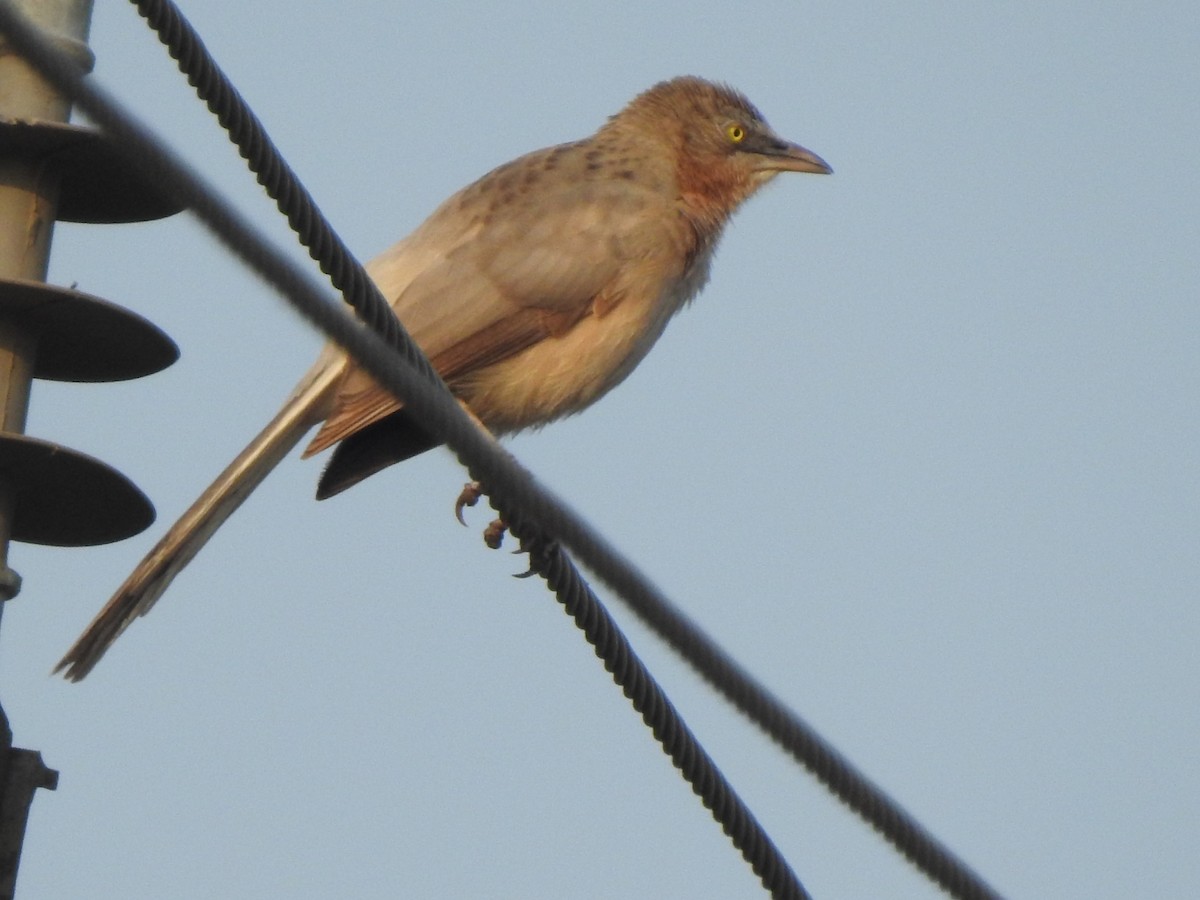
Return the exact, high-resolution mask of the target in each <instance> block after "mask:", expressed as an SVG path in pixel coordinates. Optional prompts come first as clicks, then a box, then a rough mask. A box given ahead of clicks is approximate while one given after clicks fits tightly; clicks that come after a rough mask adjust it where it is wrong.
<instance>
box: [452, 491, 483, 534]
mask: <svg viewBox="0 0 1200 900" xmlns="http://www.w3.org/2000/svg"><path fill="white" fill-rule="evenodd" d="M482 496H483V486H482V485H480V483H479V482H478V481H468V482H467V483H466V484H464V485H463V489H462V493H461V494H459V495H458V500H456V501H455V502H454V517H455V518H456V519H458V523H459V524H460V525H462V526H463V527H464V528H465V527H466V525H467V520H466V519H464V518H463V510H464V509H465V508H466V507H468V506H474V505H475V504H476V503H478V502H479V498H480V497H482Z"/></svg>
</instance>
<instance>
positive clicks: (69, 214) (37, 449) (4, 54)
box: [0, 0, 178, 900]
mask: <svg viewBox="0 0 1200 900" xmlns="http://www.w3.org/2000/svg"><path fill="white" fill-rule="evenodd" d="M10 2H11V4H12V6H14V7H15V8H16V9H17V11H18V12H20V13H23V14H24V16H25V18H26V19H27V20H29V22H30V23H31V24H33V25H35V26H36V27H37V28H39V29H40V30H41V31H42V33H43V35H44V36H46V37H48V38H49V39H50V40H51V41H52V42H53V43H54V44H55V45H56V46H57V47H58V48H59V50H60V51H61V52H63V53H65V54H67V55H68V56H70V57H71V58H73V59H74V60H76V61H77V62H78V63H79V65H80V66H81V67H82V68H83V69H84V70H85V71H86V70H90V69H91V67H92V62H93V56H92V52H91V50H90V49H89V48H88V45H87V36H88V28H89V25H90V22H91V14H92V0H10ZM69 113H70V101H69V100H68V98H66V97H63V96H62V95H61V94H59V93H58V91H56V90H55V89H54V88H52V87H51V86H50V85H49V84H48V83H47V82H46V81H44V80H43V79H42V78H41V76H39V75H38V74H37V72H36V71H35V70H34V69H33V68H32V67H31V66H29V65H28V64H27V63H26V62H25V60H24V59H23V58H22V57H21V55H20V52H19V48H17V47H14V46H13V45H12V44H11V42H10V41H9V40H8V38H7V36H6V35H3V34H0V622H2V620H3V611H4V607H5V605H6V604H7V603H8V602H10V601H12V599H13V598H14V597H16V596H17V594H18V592H19V591H20V590H21V578H20V576H19V575H17V573H16V572H14V571H13V570H12V568H10V567H9V564H8V562H9V544H10V542H11V541H17V542H21V541H24V542H28V543H38V544H50V545H55V546H84V545H92V544H102V543H108V542H110V541H116V540H122V539H124V538H126V537H130V536H132V535H134V534H137V533H138V532H140V531H142V530H143V529H145V528H146V527H147V526H149V525H150V523H151V522H152V521H153V520H154V509H153V507H152V506H151V505H150V502H149V500H147V499H146V497H145V496H144V495H143V494H142V492H141V491H140V490H138V488H137V487H136V486H135V485H134V484H133V483H132V482H130V481H129V480H128V479H127V478H125V476H124V475H121V474H120V473H119V472H117V471H116V470H115V469H112V468H111V467H109V466H107V465H106V464H104V463H102V462H100V461H99V460H96V459H94V458H92V457H90V456H87V455H85V454H83V453H79V452H77V451H75V450H72V449H70V448H67V447H63V446H61V445H58V444H54V443H51V442H49V441H43V440H39V439H37V438H33V437H29V436H27V435H26V434H25V433H24V432H25V418H26V411H27V409H28V405H29V388H30V383H31V381H32V379H34V378H50V379H55V380H63V381H112V380H117V379H124V378H134V377H138V376H141V375H146V374H150V373H151V372H156V371H158V370H159V369H162V368H165V367H166V366H168V365H170V364H171V363H172V362H174V361H175V359H176V357H177V356H178V350H177V349H176V347H175V345H174V344H173V343H172V342H171V341H170V339H169V338H167V337H166V336H165V335H164V334H163V333H162V332H161V331H159V330H158V329H157V328H155V327H154V326H153V325H151V324H150V323H149V322H147V321H146V320H144V319H142V318H141V317H140V316H137V315H134V314H133V313H130V312H128V311H126V310H124V309H122V308H121V307H119V306H116V305H114V304H112V303H109V302H107V301H105V300H101V299H99V298H96V297H91V296H89V295H87V294H83V293H80V292H78V291H74V290H69V289H66V288H60V287H55V286H53V285H49V284H46V283H45V279H46V273H47V269H48V265H49V255H50V241H51V237H52V235H53V232H54V223H55V222H56V221H58V220H68V221H75V222H129V221H141V220H145V219H152V218H158V217H160V216H164V215H170V214H172V213H174V212H177V211H178V208H177V207H175V206H174V205H173V204H172V203H170V202H169V201H165V200H164V199H163V198H162V197H161V196H160V195H158V194H157V192H155V191H154V190H153V189H152V188H150V187H149V186H147V185H146V184H145V183H144V181H143V180H142V179H141V178H140V177H139V175H138V173H137V167H136V165H132V164H131V163H130V161H129V160H128V159H126V158H124V157H123V156H122V155H121V153H120V152H119V150H118V149H117V148H114V147H112V146H111V145H110V144H109V143H108V142H107V141H106V140H105V139H104V137H103V136H102V135H100V134H99V133H97V132H95V131H94V130H91V129H87V128H82V127H80V126H77V125H70V124H67V118H68V115H69ZM2 699H3V698H0V701H2ZM57 785H58V773H57V772H56V771H54V770H53V769H50V768H47V767H46V766H45V764H44V763H43V762H42V756H41V754H40V753H39V752H37V751H34V750H21V749H16V748H14V747H13V746H12V731H11V729H10V727H9V723H8V718H7V716H6V715H5V714H4V710H3V706H2V705H0V900H9V898H12V897H13V895H14V891H15V885H16V878H17V867H18V864H19V862H20V856H21V845H22V842H23V839H24V835H25V826H26V822H27V821H28V816H29V808H30V805H31V804H32V802H33V796H34V793H35V792H36V790H37V789H38V788H46V789H49V790H54V789H55V788H56V787H57Z"/></svg>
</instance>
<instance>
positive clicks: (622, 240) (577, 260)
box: [58, 78, 830, 680]
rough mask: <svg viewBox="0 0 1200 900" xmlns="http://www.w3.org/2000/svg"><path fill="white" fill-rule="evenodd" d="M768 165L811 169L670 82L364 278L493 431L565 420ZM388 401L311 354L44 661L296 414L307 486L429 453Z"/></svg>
mask: <svg viewBox="0 0 1200 900" xmlns="http://www.w3.org/2000/svg"><path fill="white" fill-rule="evenodd" d="M782 171H799V172H829V171H830V169H829V167H828V166H827V165H826V164H825V163H824V162H823V161H822V160H821V159H820V158H819V157H817V156H816V155H814V154H812V153H811V152H809V151H807V150H805V149H803V148H802V147H799V146H797V145H795V144H789V143H787V142H786V141H783V140H781V139H780V138H779V137H777V136H776V135H775V134H774V132H772V131H771V129H770V128H769V127H768V126H767V124H766V122H765V120H764V119H763V118H762V116H761V115H760V114H759V113H758V111H757V110H756V109H755V108H754V107H753V106H752V105H751V104H750V102H749V101H748V100H746V98H745V97H743V96H742V95H741V94H739V93H737V92H736V91H734V90H732V89H730V88H727V87H724V86H720V85H715V84H712V83H710V82H707V81H703V80H701V79H698V78H676V79H673V80H671V81H666V82H662V83H661V84H658V85H655V86H654V87H653V88H651V89H650V90H648V91H646V92H645V93H643V94H641V95H639V96H638V97H637V98H635V99H634V100H633V101H632V102H631V103H630V104H629V105H628V106H626V107H625V108H624V109H623V110H622V111H621V112H619V113H618V114H617V115H615V116H613V117H612V118H610V119H609V120H608V122H607V123H606V124H605V125H604V126H602V127H601V128H600V130H599V131H598V132H597V133H596V134H595V135H593V136H592V137H590V138H586V139H584V140H582V141H577V142H575V143H572V144H563V145H560V146H557V147H551V148H548V149H545V150H539V151H537V152H534V153H531V154H529V155H527V156H523V157H521V158H519V159H516V160H514V161H513V162H510V163H507V164H505V165H503V166H500V167H499V168H498V169H495V170H493V171H492V172H490V173H489V174H487V175H485V176H484V177H483V178H481V179H480V180H478V181H476V182H475V183H473V184H471V185H468V186H467V187H466V188H464V189H463V190H461V191H459V192H458V193H457V194H455V195H454V196H452V197H451V198H450V199H448V200H447V201H446V202H445V203H443V204H442V205H441V206H440V207H439V208H438V209H437V210H436V211H434V213H433V214H432V215H431V216H430V217H429V218H428V219H426V220H425V222H424V223H423V224H422V225H421V226H420V227H419V228H417V229H416V231H414V232H413V233H412V234H411V235H409V236H408V237H407V238H405V239H404V240H402V241H400V242H399V243H398V244H396V245H395V246H393V247H392V248H391V249H389V250H387V251H385V252H384V253H382V254H381V255H380V256H378V257H376V258H375V259H374V260H372V261H371V263H370V264H368V266H367V270H368V272H369V273H370V275H371V277H372V279H373V280H374V281H375V282H376V283H377V284H378V285H379V288H380V290H381V291H382V293H383V295H384V296H385V297H387V298H389V300H390V302H391V305H392V308H393V309H394V310H395V311H396V314H397V315H398V316H399V318H400V320H401V321H402V322H403V323H404V326H405V327H406V328H407V329H408V331H409V333H410V334H411V335H412V337H413V338H414V339H415V340H416V342H417V343H418V344H419V345H420V346H421V348H422V349H423V350H424V351H425V353H426V355H428V356H429V358H430V360H431V361H432V362H433V365H434V368H435V369H437V371H438V373H439V374H440V375H441V376H442V377H443V378H444V379H445V380H446V382H447V383H448V384H449V385H450V387H451V389H452V390H453V391H454V393H455V395H456V396H457V397H458V398H459V399H460V400H461V401H462V402H463V403H465V404H466V406H467V407H468V408H469V409H470V410H471V412H472V413H473V414H474V415H475V416H476V417H477V418H478V419H479V420H480V421H481V422H482V423H483V424H484V425H485V426H487V427H488V428H489V429H490V430H491V431H493V432H494V433H497V434H503V433H509V432H513V431H517V430H520V429H522V428H525V427H528V426H530V425H539V424H543V423H545V422H549V421H552V420H554V419H557V418H560V417H562V416H564V415H568V414H570V413H573V412H577V411H579V410H580V409H583V408H584V407H586V406H588V405H589V404H591V403H593V402H594V401H595V400H597V399H598V398H599V397H601V396H602V395H603V394H604V393H605V392H607V391H608V390H610V389H611V388H612V387H614V386H615V385H616V384H617V383H619V382H620V381H621V380H622V379H624V378H625V376H627V375H628V374H629V372H630V371H632V369H633V368H634V366H636V365H637V363H638V362H639V361H640V360H641V359H642V357H643V356H645V354H646V352H647V351H648V350H649V349H650V347H651V346H652V345H653V344H654V342H655V340H657V338H658V337H659V335H660V334H661V333H662V330H663V328H664V327H665V326H666V323H667V320H668V319H670V317H671V316H672V315H673V314H674V313H675V312H677V311H678V310H679V308H680V307H681V306H683V305H684V304H685V303H686V302H687V301H689V300H690V299H691V298H692V297H693V296H694V295H695V294H696V293H697V292H698V291H699V290H700V288H701V287H702V286H703V285H704V282H705V281H706V280H707V278H708V269H709V263H710V260H711V257H712V252H713V250H714V248H715V247H716V244H717V241H718V240H719V238H720V235H721V231H722V229H723V227H724V225H725V223H726V222H727V221H728V219H729V217H730V215H732V213H733V212H734V211H735V210H736V209H737V207H738V206H739V205H740V204H741V203H742V202H743V201H745V200H746V199H747V198H748V197H749V196H750V195H751V194H753V193H754V191H756V190H757V189H758V188H759V187H761V186H762V185H763V184H764V183H766V182H767V181H768V180H770V179H771V178H772V177H774V175H776V174H778V173H779V172H782ZM402 407H403V405H402V403H401V402H400V401H399V400H398V399H396V398H395V397H394V396H392V395H391V394H390V393H388V392H387V391H385V390H384V389H382V388H380V387H379V386H378V385H377V384H376V383H375V382H374V381H373V380H372V379H371V378H370V377H368V376H367V375H366V374H365V373H363V372H362V371H361V370H360V369H358V368H356V367H354V366H353V365H352V364H349V363H347V361H346V359H345V357H344V356H343V355H342V353H341V351H340V350H338V349H337V348H333V347H331V348H328V349H326V351H325V352H324V353H322V355H321V358H320V359H319V360H318V361H317V363H316V365H315V366H314V367H313V368H312V369H311V370H310V371H309V372H308V373H307V374H306V375H305V377H304V378H303V379H302V380H301V382H300V384H299V385H298V386H297V388H296V390H295V391H294V392H293V394H292V397H291V398H290V399H289V400H288V402H287V403H286V404H285V405H284V407H283V409H281V410H280V412H279V414H278V415H277V416H276V417H275V419H273V420H272V422H271V423H270V424H268V426H267V428H266V429H264V431H263V432H262V433H261V434H260V435H259V436H258V437H257V438H255V440H254V441H253V442H251V444H250V445H249V446H248V447H247V448H246V449H245V450H244V451H242V453H241V454H240V455H239V456H238V458H237V459H236V460H234V462H233V463H231V464H230V466H229V468H227V469H226V470H225V472H223V473H222V474H221V476H219V477H218V479H217V480H216V481H215V482H214V483H213V484H212V485H211V486H210V487H209V488H208V489H207V490H206V491H205V493H204V494H203V495H201V497H200V498H199V499H198V500H197V501H196V502H195V503H194V504H193V505H192V507H191V508H190V509H189V510H188V511H187V512H186V513H185V514H184V515H183V517H182V518H181V519H180V520H179V521H178V522H177V523H176V524H175V525H174V526H173V527H172V528H171V530H170V531H169V532H168V533H167V534H166V536H164V538H163V539H162V540H161V541H160V542H159V543H158V545H157V546H156V547H155V548H154V549H153V550H152V551H151V552H150V554H149V555H148V556H147V557H146V559H144V560H143V561H142V563H141V564H140V565H139V566H138V568H137V569H135V570H134V572H133V573H132V574H131V575H130V577H129V578H128V579H127V580H126V582H125V583H124V584H123V585H122V586H121V588H119V589H118V591H117V592H116V594H115V595H114V596H113V597H112V599H111V600H110V601H109V603H108V604H107V605H106V606H105V607H104V609H102V610H101V612H100V613H99V615H97V617H96V619H95V620H94V621H93V622H92V624H91V625H90V626H89V627H88V629H87V630H86V631H85V632H84V634H83V636H81V637H80V639H79V640H78V641H77V642H76V644H75V645H74V646H73V647H72V648H71V650H70V651H68V653H67V655H66V656H65V657H64V658H63V660H62V662H60V663H59V665H58V670H62V669H65V670H66V673H65V674H66V677H67V678H69V679H72V680H79V679H81V678H83V677H84V676H85V675H86V674H87V673H88V672H89V671H90V670H91V668H92V667H93V666H94V665H95V664H96V662H97V661H98V660H99V659H100V657H101V656H102V655H103V654H104V652H105V651H106V650H107V649H108V647H109V646H110V645H111V644H112V642H113V641H114V640H116V638H117V637H118V636H119V635H120V633H121V632H122V631H123V630H124V629H125V627H126V626H127V625H128V624H129V622H130V621H132V620H133V619H134V618H136V617H137V616H138V615H141V614H144V613H145V612H146V611H148V610H149V608H150V607H151V606H152V605H153V604H154V602H155V601H156V600H157V599H158V597H159V596H160V595H161V594H162V592H163V591H164V590H165V589H166V587H167V586H168V585H169V584H170V582H171V580H172V579H173V578H174V577H175V575H176V574H178V572H179V571H180V570H181V569H182V568H183V567H184V566H185V565H186V564H187V563H188V562H189V561H190V560H191V559H192V557H193V556H195V554H196V552H197V551H198V550H199V549H200V547H201V546H203V544H204V543H205V542H206V541H207V540H208V538H209V537H210V536H211V535H212V533H213V532H214V531H215V530H216V529H217V528H218V527H219V526H220V525H221V523H222V522H224V521H225V519H226V518H228V516H229V515H230V514H231V513H232V512H233V510H235V509H236V508H237V507H238V505H240V504H241V502H242V500H244V499H245V497H246V496H247V495H248V494H249V493H250V492H251V491H252V490H253V489H254V488H255V487H256V486H257V485H258V484H259V483H260V482H261V481H262V479H263V478H264V477H265V476H266V474H267V473H268V472H269V471H270V470H271V469H273V468H274V467H275V466H276V465H277V464H278V463H279V461H280V460H281V459H282V458H283V457H284V456H285V455H286V454H287V453H288V452H289V451H290V450H291V448H292V447H294V446H295V444H296V443H298V442H299V441H300V439H301V438H302V437H303V436H304V434H305V433H306V432H307V431H308V430H309V429H310V428H311V427H312V426H313V425H316V424H317V423H320V422H323V423H324V424H323V425H322V427H321V429H320V430H319V431H318V432H317V434H316V436H315V438H314V439H313V441H312V442H311V443H310V445H309V447H308V449H307V450H306V451H305V456H308V455H311V454H313V453H316V452H319V451H321V450H323V449H326V448H328V447H331V446H334V445H337V449H336V450H335V452H334V454H333V457H332V458H331V461H330V464H329V466H328V467H327V468H326V470H325V472H324V474H323V475H322V478H321V482H320V485H319V487H318V497H326V496H330V495H332V494H335V493H337V492H339V491H341V490H344V489H345V488H347V487H349V486H351V485H353V484H355V483H357V482H358V481H361V480H362V479H363V478H365V477H367V476H368V475H370V474H372V473H374V472H376V471H378V470H379V469H381V468H383V467H385V466H387V465H390V464H391V463H393V462H398V461H400V460H402V459H406V458H408V457H410V456H412V455H414V454H416V453H420V452H422V451H424V450H426V449H429V448H430V447H432V446H433V445H434V443H435V442H434V440H433V439H432V438H431V437H429V436H428V435H427V434H426V433H425V432H423V431H422V430H421V428H420V426H419V425H418V424H417V423H416V422H414V421H413V420H412V419H411V418H410V417H409V416H408V415H407V414H406V413H405V411H404V409H403V408H402Z"/></svg>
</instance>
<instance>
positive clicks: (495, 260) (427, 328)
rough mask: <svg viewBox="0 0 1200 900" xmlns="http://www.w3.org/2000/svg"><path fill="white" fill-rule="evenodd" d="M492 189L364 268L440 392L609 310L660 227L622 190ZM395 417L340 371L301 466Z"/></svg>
mask: <svg viewBox="0 0 1200 900" xmlns="http://www.w3.org/2000/svg"><path fill="white" fill-rule="evenodd" d="M545 152H547V151H543V153H545ZM520 162H521V161H518V163H520ZM510 165H513V164H510ZM506 168H507V167H506ZM498 171H499V172H503V171H504V170H503V169H502V170H498ZM496 174H498V173H493V175H496ZM556 174H557V173H556ZM489 181H491V182H492V183H491V184H490V185H489V184H488V182H489ZM481 185H482V186H484V187H485V189H484V190H481V189H480V187H481ZM493 188H495V183H494V180H493V179H492V178H491V177H490V176H489V177H488V178H485V179H483V180H482V181H481V182H478V183H476V185H472V186H470V187H468V188H466V189H464V190H463V191H462V192H460V194H458V195H456V196H455V197H452V198H450V200H448V201H447V202H446V203H445V204H443V206H442V207H441V208H440V209H438V210H437V212H435V213H434V214H433V215H432V216H431V217H430V218H429V219H428V220H427V221H426V223H425V224H424V225H422V226H421V227H420V228H419V229H417V231H415V232H414V233H413V234H412V235H410V236H409V237H408V238H406V239H405V240H404V241H402V242H401V243H400V244H398V245H396V246H395V247H393V248H392V249H391V250H389V251H386V252H385V253H384V254H382V255H381V256H379V257H377V258H376V259H375V260H372V262H371V264H370V265H369V266H368V270H369V271H370V272H371V275H372V277H373V278H375V280H376V281H377V283H378V284H379V286H380V289H381V290H382V291H383V293H384V296H388V297H392V298H394V299H393V300H392V308H393V309H394V310H395V311H396V314H397V315H398V316H399V318H400V321H401V322H403V323H404V326H405V328H407V329H408V332H409V334H411V335H412V337H413V339H414V340H415V341H416V342H417V344H418V345H419V346H420V347H421V349H422V350H424V351H425V353H426V355H427V356H429V358H430V360H431V361H432V362H433V365H434V368H435V369H437V371H438V373H439V374H440V375H441V376H442V377H443V378H444V379H445V380H447V381H454V380H455V379H458V378H462V377H463V376H466V375H469V374H470V373H472V372H474V371H477V370H478V369H481V368H483V367H485V366H488V365H492V364H494V363H496V362H499V361H500V360H503V359H505V358H507V357H509V356H511V355H513V354H515V353H518V352H520V351H521V350H523V349H525V348H526V347H529V346H531V345H532V344H534V343H536V342H538V341H540V340H543V339H544V338H546V337H549V336H551V335H556V334H562V333H564V332H565V331H567V330H569V329H570V328H571V326H572V325H574V324H575V323H576V322H577V321H578V320H579V319H580V318H582V317H583V316H585V315H588V314H589V313H592V312H593V311H595V310H597V308H598V307H599V308H600V310H601V311H603V308H604V307H605V306H611V305H613V304H615V303H616V302H618V300H619V296H617V295H616V293H617V292H618V291H619V286H618V280H619V279H618V274H619V272H620V271H621V269H622V267H623V266H625V265H626V264H628V262H629V261H630V260H632V259H634V258H635V257H636V256H637V255H638V254H640V253H645V252H647V251H646V249H645V248H647V247H648V246H651V245H652V242H649V241H647V240H646V238H647V232H648V230H649V229H650V228H652V227H653V223H654V222H655V221H656V220H661V215H662V213H661V210H660V209H659V208H657V207H661V205H662V203H663V200H662V195H661V194H659V193H655V192H652V191H648V190H645V189H640V188H638V187H636V186H631V185H629V184H626V183H613V182H611V181H594V182H580V181H579V180H578V179H569V178H561V179H560V178H554V179H546V180H545V182H544V183H541V184H537V183H535V184H534V185H533V186H532V188H531V189H530V190H527V191H525V192H524V193H515V194H513V193H508V192H505V191H503V190H501V191H498V192H497V191H496V190H494V189H493ZM401 405H402V404H401V402H400V401H399V400H397V399H396V398H395V397H394V396H393V395H392V394H391V393H390V392H388V391H386V390H384V389H383V388H382V387H380V386H379V385H378V384H376V383H375V381H374V380H373V379H372V378H371V377H370V376H369V375H367V374H366V373H365V372H363V371H361V370H359V369H355V368H350V369H349V370H348V371H347V374H346V376H345V379H344V380H343V382H342V384H341V386H340V388H339V390H338V394H337V398H336V400H335V401H334V406H333V411H332V412H331V413H330V415H329V417H328V419H327V420H326V422H325V424H324V425H323V426H322V428H321V430H320V431H319V432H318V434H317V435H316V437H315V438H314V439H313V441H312V443H311V444H310V445H309V447H308V449H307V450H306V451H305V455H306V456H308V455H311V454H313V453H317V452H319V451H320V450H323V449H325V448H326V447H329V446H332V445H333V444H335V443H337V442H338V441H341V440H344V439H345V438H346V437H348V436H349V435H351V434H353V433H354V432H356V431H358V430H360V429H362V428H364V427H365V426H367V425H369V424H371V423H372V422H376V421H378V420H379V419H381V418H383V417H384V416H386V415H388V414H390V413H392V412H395V411H396V410H397V409H399V408H400V407H401Z"/></svg>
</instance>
